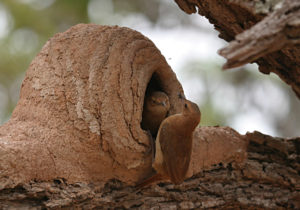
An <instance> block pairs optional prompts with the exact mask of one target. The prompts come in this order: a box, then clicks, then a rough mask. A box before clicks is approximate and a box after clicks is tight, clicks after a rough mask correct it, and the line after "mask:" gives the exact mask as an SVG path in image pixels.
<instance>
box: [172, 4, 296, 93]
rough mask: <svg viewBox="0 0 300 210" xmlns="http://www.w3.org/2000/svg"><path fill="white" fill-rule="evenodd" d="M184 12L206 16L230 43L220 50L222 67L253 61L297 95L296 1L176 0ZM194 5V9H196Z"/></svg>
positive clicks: (261, 69)
mask: <svg viewBox="0 0 300 210" xmlns="http://www.w3.org/2000/svg"><path fill="white" fill-rule="evenodd" d="M175 1H176V2H177V4H178V5H179V7H180V8H181V9H182V10H184V11H185V12H186V13H188V14H191V13H195V12H197V9H198V13H199V14H200V15H203V16H205V17H206V18H208V20H209V21H210V22H211V23H212V24H214V26H215V28H216V29H217V30H218V31H219V32H220V35H219V36H220V38H223V39H225V40H226V41H228V42H230V43H229V45H228V46H227V47H225V48H224V49H221V50H220V54H221V55H222V56H224V57H225V58H226V59H227V63H226V64H225V65H224V68H232V67H237V66H240V65H243V64H246V63H250V62H256V63H257V64H258V65H259V70H260V71H261V72H262V73H265V74H269V73H270V72H274V73H275V74H277V75H278V76H279V77H280V78H281V79H282V80H283V81H284V82H286V83H287V84H289V85H290V86H291V87H292V89H293V90H294V92H295V93H296V94H297V96H298V98H300V1H299V0H284V1H281V0H268V1H261V0H257V1H252V0H251V1H250V0H247V1H245V0H201V1H200V0H175ZM196 8H197V9H196Z"/></svg>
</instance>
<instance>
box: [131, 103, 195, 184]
mask: <svg viewBox="0 0 300 210" xmlns="http://www.w3.org/2000/svg"><path fill="white" fill-rule="evenodd" d="M183 100H184V101H183V102H184V105H183V110H182V112H181V113H179V114H175V115H171V116H169V117H167V118H166V119H164V120H163V122H162V123H161V125H160V127H159V130H158V134H157V138H156V154H155V160H154V162H153V164H152V167H153V168H154V169H155V171H156V174H155V175H153V176H151V177H150V178H148V179H146V180H145V181H143V182H142V183H140V184H138V185H137V188H142V187H145V186H148V185H151V184H153V183H156V182H159V181H171V182H172V183H174V184H180V183H182V182H183V181H184V179H185V177H186V174H187V171H188V168H189V164H190V159H191V153H192V144H193V132H194V130H195V128H196V127H197V125H198V124H199V122H200V117H201V113H200V110H199V108H198V106H197V104H195V103H193V102H191V101H189V100H186V99H183Z"/></svg>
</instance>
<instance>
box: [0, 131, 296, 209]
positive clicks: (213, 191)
mask: <svg viewBox="0 0 300 210" xmlns="http://www.w3.org/2000/svg"><path fill="white" fill-rule="evenodd" d="M203 129H204V130H203V132H206V131H205V130H207V129H208V130H209V129H210V128H203ZM220 129H223V128H220ZM214 130H215V131H216V130H218V129H217V128H212V130H211V131H212V132H214ZM225 130H226V129H225ZM225 130H224V131H225ZM200 132H202V130H200ZM219 134H220V135H221V133H219ZM223 134H224V133H223ZM225 136H226V135H225ZM244 138H245V140H246V141H249V145H248V146H247V152H248V158H247V160H246V161H245V162H244V164H245V165H244V167H239V166H238V165H235V164H233V163H234V162H228V163H227V164H222V162H220V164H215V165H211V166H210V168H209V169H208V168H207V169H206V170H204V171H203V172H201V173H198V174H197V175H195V176H193V177H192V178H190V179H188V180H186V181H185V182H184V183H183V184H181V185H178V186H174V185H172V184H160V185H159V186H153V187H151V188H147V189H144V190H142V191H139V190H136V189H135V188H134V187H131V186H128V185H125V184H124V183H121V182H119V181H117V180H111V181H109V182H107V183H106V184H103V183H102V184H97V183H90V184H86V183H74V184H68V183H67V182H66V181H65V180H63V179H60V180H54V181H50V182H38V181H31V182H30V183H23V184H20V185H18V186H16V187H14V188H10V189H5V190H2V191H0V208H5V207H8V206H10V207H17V208H28V207H33V206H39V207H45V208H51V209H52V208H54V209H57V208H67V207H69V208H70V207H80V208H84V209H91V208H97V207H98V208H101V209H102V208H103V209H107V208H139V209H150V208H168V209H170V208H174V209H177V208H178V209H192V208H205V209H207V208H218V209H220V208H227V209H228V208H234V209H239V208H243V209H245V208H250V209H251V208H252V209H253V208H255V209H278V208H279V209H280V208H284V209H287V208H289V209H292V208H295V209H299V208H300V191H299V190H300V177H299V172H300V164H299V162H300V139H299V138H295V139H289V140H284V139H279V138H273V137H270V136H266V135H263V134H261V133H258V132H255V133H249V134H247V135H246V136H244ZM207 141H208V142H209V141H210V139H207ZM207 146H208V148H209V149H211V150H213V149H214V146H215V145H211V147H210V144H208V145H207Z"/></svg>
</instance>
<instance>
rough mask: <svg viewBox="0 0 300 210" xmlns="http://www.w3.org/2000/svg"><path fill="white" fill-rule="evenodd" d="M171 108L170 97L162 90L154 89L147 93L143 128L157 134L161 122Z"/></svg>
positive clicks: (154, 134) (153, 134)
mask: <svg viewBox="0 0 300 210" xmlns="http://www.w3.org/2000/svg"><path fill="white" fill-rule="evenodd" d="M169 109H170V102H169V97H168V95H167V94H165V93H164V92H162V91H153V92H151V93H150V94H148V95H146V99H145V104H144V109H143V121H142V128H143V129H144V130H149V131H150V133H151V135H152V136H153V137H155V136H156V134H157V131H158V128H159V126H160V124H161V122H162V121H163V120H164V119H165V118H166V116H167V113H168V111H169Z"/></svg>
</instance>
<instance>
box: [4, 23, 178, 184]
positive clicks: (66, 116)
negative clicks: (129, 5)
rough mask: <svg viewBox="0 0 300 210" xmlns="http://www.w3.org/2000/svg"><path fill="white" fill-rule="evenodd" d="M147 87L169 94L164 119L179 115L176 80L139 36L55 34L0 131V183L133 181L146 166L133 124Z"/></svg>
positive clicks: (143, 142)
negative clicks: (168, 116) (167, 112)
mask: <svg viewBox="0 0 300 210" xmlns="http://www.w3.org/2000/svg"><path fill="white" fill-rule="evenodd" d="M147 88H152V89H153V88H154V89H157V90H162V91H164V92H165V93H167V94H168V96H169V99H170V104H171V108H170V111H169V114H174V113H177V112H180V110H181V103H180V99H179V98H178V94H182V95H183V90H182V87H181V85H180V83H179V82H178V80H177V78H176V75H175V74H174V73H173V71H172V70H171V68H170V67H169V65H168V64H167V62H166V60H165V58H164V57H163V56H162V55H161V53H160V51H159V50H158V49H157V48H156V47H155V45H154V44H153V43H152V42H151V41H150V40H149V39H147V38H146V37H144V36H143V35H142V34H140V33H139V32H137V31H134V30H131V29H128V28H121V27H117V26H115V27H109V26H99V25H93V24H89V25H84V24H80V25H77V26H74V27H72V28H71V29H69V30H68V31H66V32H64V33H60V34H57V35H55V36H54V37H53V38H52V39H50V40H49V41H48V42H47V43H46V44H45V46H44V47H43V49H42V50H41V52H40V53H39V54H38V55H37V56H36V58H35V59H34V60H33V62H32V63H31V65H30V67H29V69H28V70H27V73H26V77H25V80H24V82H23V84H22V88H21V94H20V100H19V102H18V104H17V107H16V108H15V110H14V112H13V114H12V117H11V119H10V120H9V121H8V122H7V123H6V124H5V125H3V126H2V127H1V128H0V156H1V160H0V168H1V176H0V179H1V180H0V183H5V184H4V185H6V186H7V185H15V184H18V183H20V182H23V181H28V180H31V179H37V180H50V179H54V178H64V179H66V180H67V181H69V182H77V181H105V180H108V179H111V178H116V179H119V180H121V181H125V182H127V183H134V182H136V181H137V180H140V179H141V178H142V177H144V176H145V175H146V174H147V173H149V170H150V169H151V166H150V165H151V152H149V149H150V147H149V137H148V135H147V133H146V132H145V131H144V130H142V128H141V125H140V124H141V121H142V111H143V104H144V97H145V92H146V90H147ZM2 187H4V186H2Z"/></svg>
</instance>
